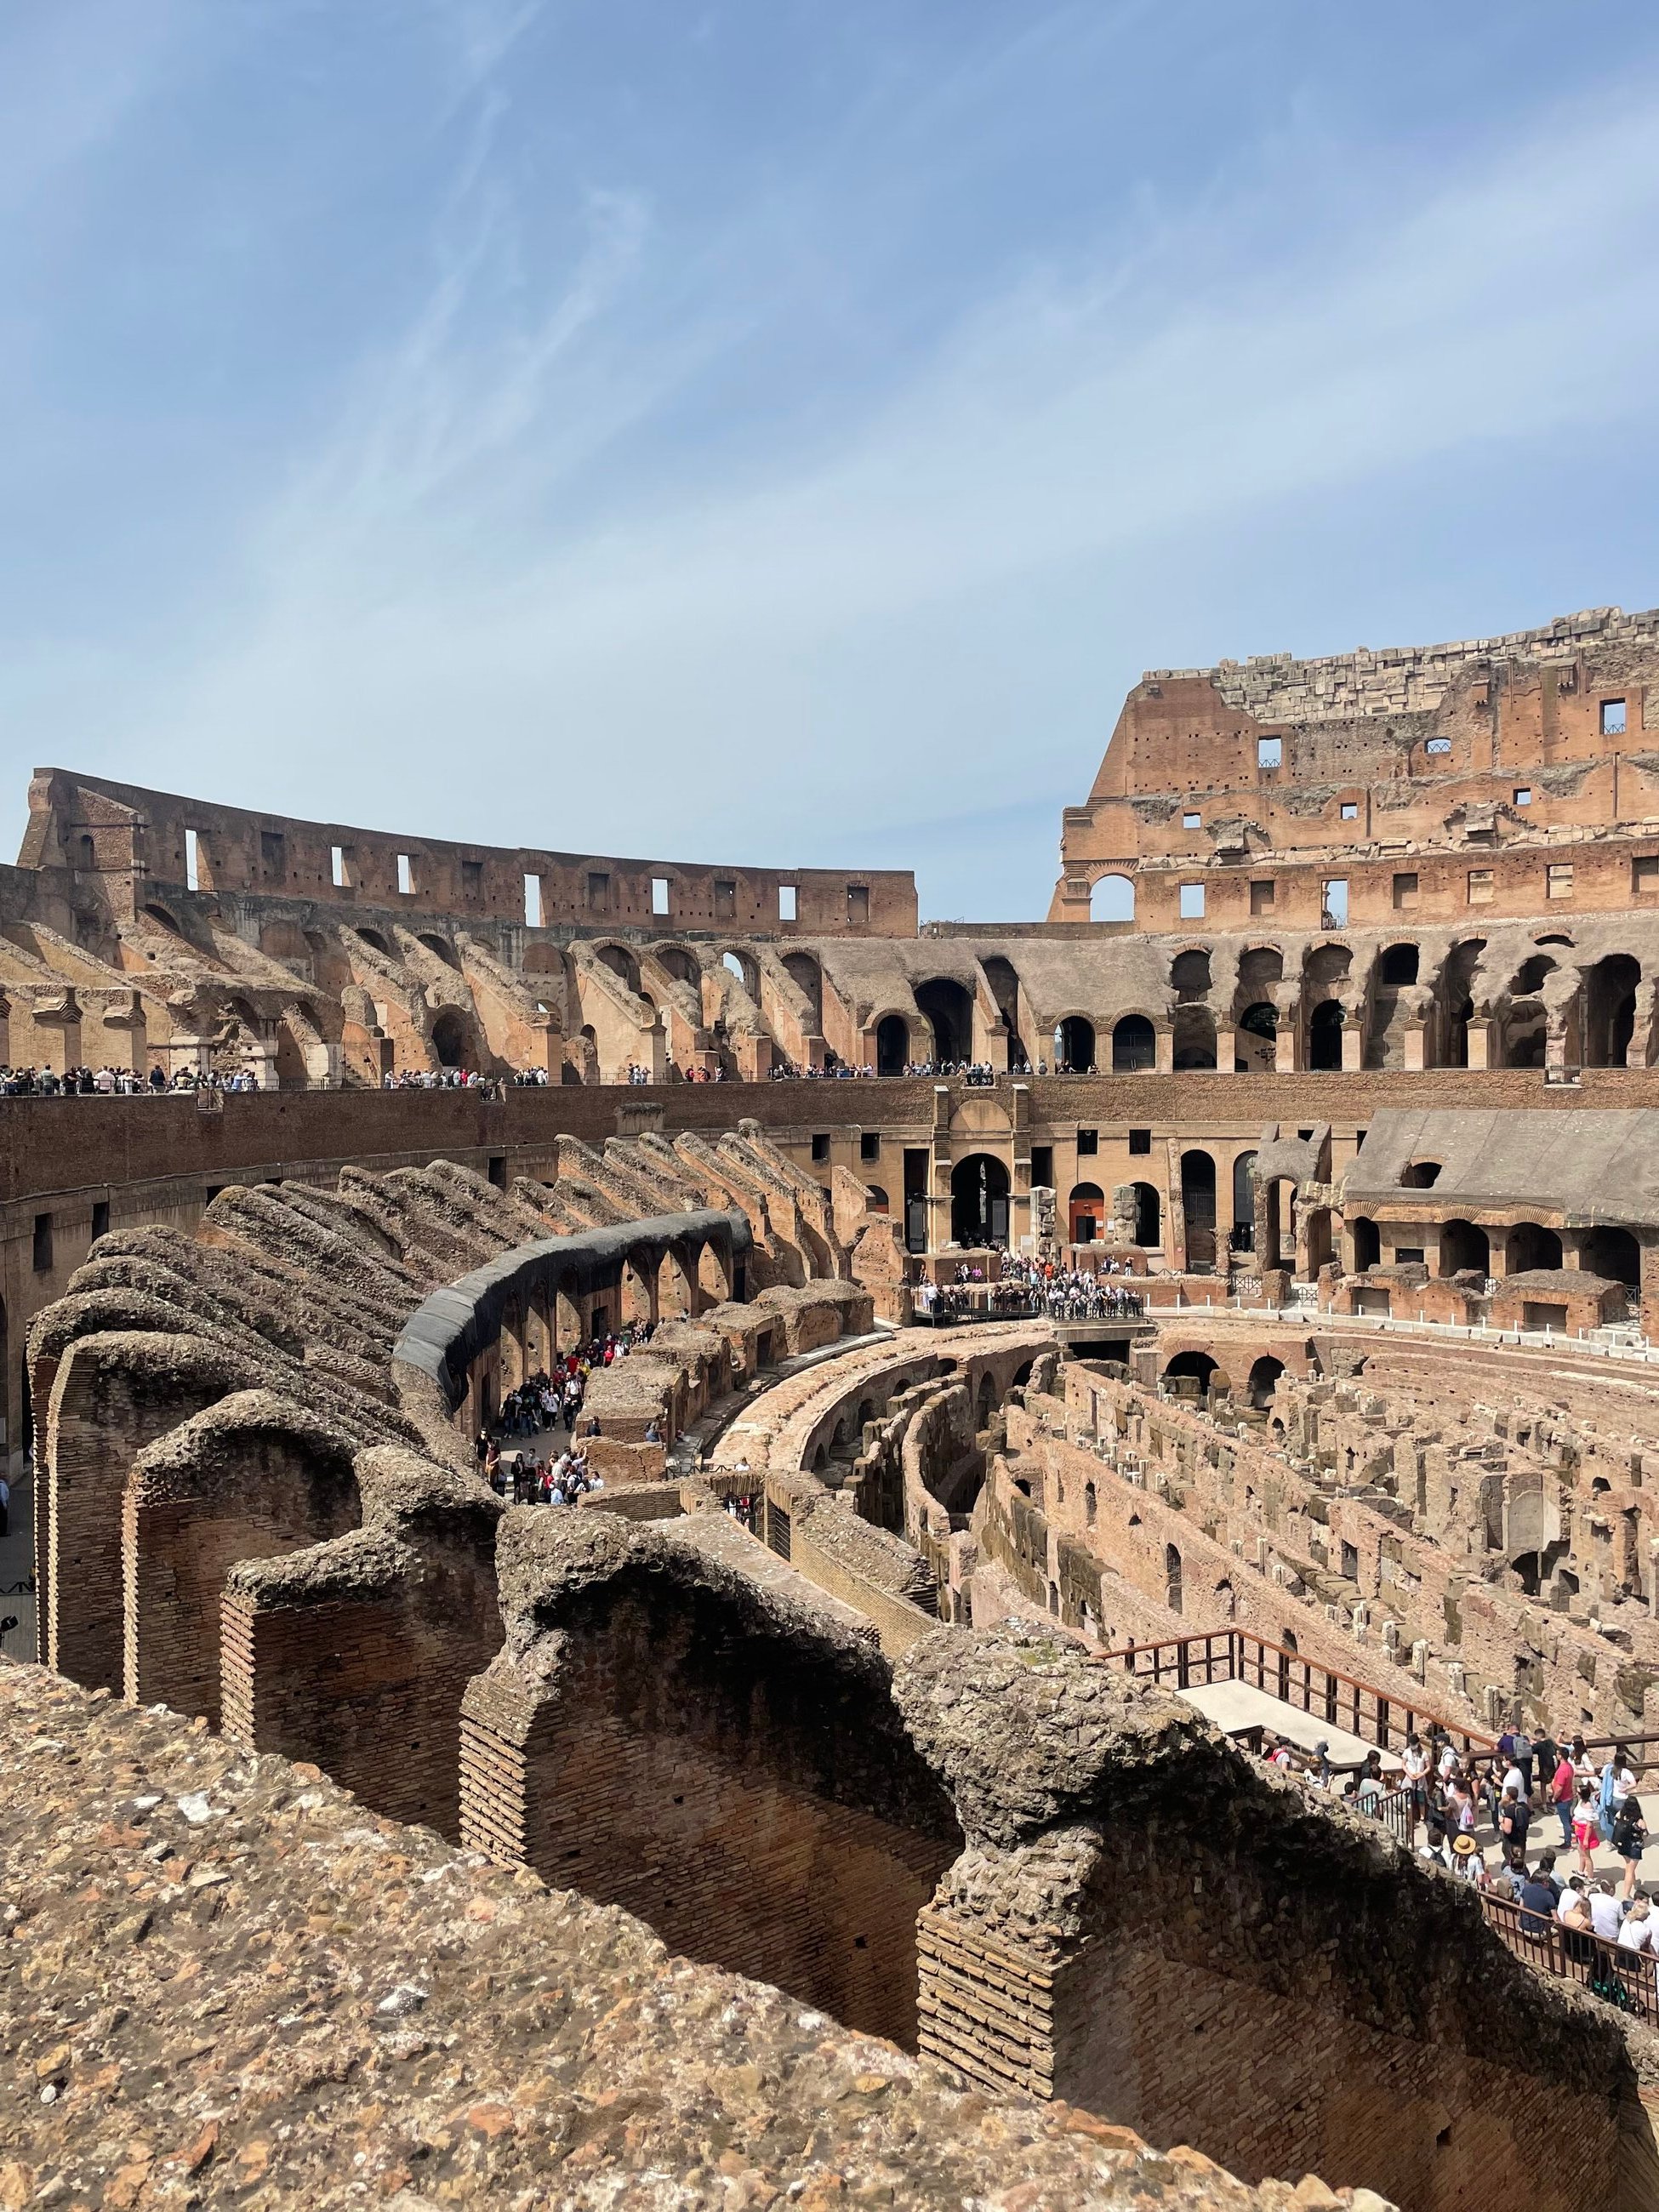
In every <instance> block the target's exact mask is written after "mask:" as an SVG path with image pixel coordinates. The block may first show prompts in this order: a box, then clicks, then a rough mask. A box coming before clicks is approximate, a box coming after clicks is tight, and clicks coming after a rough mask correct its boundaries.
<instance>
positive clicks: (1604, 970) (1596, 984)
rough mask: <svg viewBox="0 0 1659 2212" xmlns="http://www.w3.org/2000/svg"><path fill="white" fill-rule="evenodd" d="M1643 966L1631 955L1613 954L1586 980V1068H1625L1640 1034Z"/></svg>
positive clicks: (1583, 1024) (1583, 1052)
mask: <svg viewBox="0 0 1659 2212" xmlns="http://www.w3.org/2000/svg"><path fill="white" fill-rule="evenodd" d="M1641 980H1642V963H1641V962H1640V961H1639V960H1635V959H1632V957H1631V955H1630V954H1629V953H1628V952H1610V953H1609V954H1608V955H1607V957H1606V958H1605V959H1604V960H1598V961H1597V962H1596V963H1595V966H1594V967H1593V968H1592V969H1590V971H1589V974H1588V975H1586V976H1585V978H1584V989H1583V1014H1582V1017H1581V1030H1580V1034H1581V1039H1582V1048H1581V1051H1580V1054H1579V1058H1580V1060H1581V1061H1582V1063H1583V1066H1586V1067H1623V1066H1625V1064H1626V1055H1627V1054H1628V1053H1629V1050H1630V1043H1631V1039H1632V1036H1634V1035H1635V1033H1636V992H1637V987H1638V984H1639V983H1640V982H1641Z"/></svg>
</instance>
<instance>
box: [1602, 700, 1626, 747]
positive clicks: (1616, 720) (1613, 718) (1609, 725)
mask: <svg viewBox="0 0 1659 2212" xmlns="http://www.w3.org/2000/svg"><path fill="white" fill-rule="evenodd" d="M1624 734H1625V702H1624V701H1623V700H1622V699H1604V700H1603V701H1602V702H1601V735H1602V736H1603V737H1604V738H1622V737H1623V736H1624Z"/></svg>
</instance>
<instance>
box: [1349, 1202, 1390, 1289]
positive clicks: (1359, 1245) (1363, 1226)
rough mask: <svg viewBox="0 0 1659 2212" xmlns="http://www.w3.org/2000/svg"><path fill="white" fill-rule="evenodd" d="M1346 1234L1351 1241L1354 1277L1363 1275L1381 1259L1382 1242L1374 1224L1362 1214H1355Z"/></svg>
mask: <svg viewBox="0 0 1659 2212" xmlns="http://www.w3.org/2000/svg"><path fill="white" fill-rule="evenodd" d="M1348 1234H1349V1235H1350V1236H1351V1237H1352V1239H1353V1271H1354V1273H1355V1274H1356V1275H1363V1274H1364V1273H1365V1271H1366V1269H1367V1268H1368V1267H1376V1265H1377V1263H1378V1261H1380V1260H1381V1259H1382V1256H1383V1240H1382V1238H1381V1237H1379V1236H1378V1234H1377V1229H1376V1223H1375V1222H1374V1221H1372V1220H1371V1219H1370V1218H1369V1217H1368V1216H1367V1215H1365V1214H1363V1213H1358V1214H1356V1215H1355V1216H1354V1218H1353V1219H1352V1221H1351V1222H1350V1223H1349V1224H1348Z"/></svg>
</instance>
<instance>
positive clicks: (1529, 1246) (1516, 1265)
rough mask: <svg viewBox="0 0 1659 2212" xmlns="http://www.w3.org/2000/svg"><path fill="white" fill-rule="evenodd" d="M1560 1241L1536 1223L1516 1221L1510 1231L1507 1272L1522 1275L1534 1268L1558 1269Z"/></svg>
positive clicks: (1550, 1230)
mask: <svg viewBox="0 0 1659 2212" xmlns="http://www.w3.org/2000/svg"><path fill="white" fill-rule="evenodd" d="M1560 1264H1561V1239H1560V1238H1559V1237H1558V1236H1557V1235H1556V1233H1555V1231H1554V1230H1553V1229H1546V1228H1545V1227H1543V1225H1541V1223H1539V1222H1536V1221H1517V1222H1516V1225H1515V1226H1514V1228H1513V1229H1511V1230H1510V1242H1509V1265H1508V1272H1509V1273H1510V1274H1511V1275H1523V1274H1526V1273H1529V1272H1530V1271H1531V1270H1532V1269H1533V1268H1535V1267H1559V1266H1560Z"/></svg>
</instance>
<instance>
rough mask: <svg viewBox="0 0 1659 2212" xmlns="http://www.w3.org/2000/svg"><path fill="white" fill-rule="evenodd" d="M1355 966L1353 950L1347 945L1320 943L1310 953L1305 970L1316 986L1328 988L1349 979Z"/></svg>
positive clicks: (1310, 980) (1309, 979)
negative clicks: (1350, 971) (1350, 972)
mask: <svg viewBox="0 0 1659 2212" xmlns="http://www.w3.org/2000/svg"><path fill="white" fill-rule="evenodd" d="M1352 966H1353V952H1352V948H1351V947H1350V946H1348V945H1316V946H1315V947H1314V950H1313V951H1311V952H1310V954H1309V955H1308V961H1307V966H1306V968H1305V969H1304V974H1305V975H1306V976H1307V979H1308V981H1309V982H1310V983H1311V984H1313V985H1314V986H1315V987H1316V988H1328V987H1329V986H1330V985H1331V984H1333V983H1343V982H1346V981H1347V978H1348V973H1349V970H1350V969H1352Z"/></svg>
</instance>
